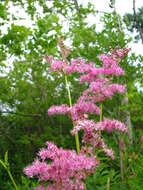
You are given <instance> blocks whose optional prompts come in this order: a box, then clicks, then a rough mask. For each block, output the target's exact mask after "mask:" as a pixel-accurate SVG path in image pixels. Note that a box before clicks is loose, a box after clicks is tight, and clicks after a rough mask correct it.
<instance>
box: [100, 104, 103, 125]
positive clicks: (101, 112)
mask: <svg viewBox="0 0 143 190" xmlns="http://www.w3.org/2000/svg"><path fill="white" fill-rule="evenodd" d="M102 119H103V106H102V104H100V122H101V121H102Z"/></svg>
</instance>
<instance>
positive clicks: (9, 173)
mask: <svg viewBox="0 0 143 190" xmlns="http://www.w3.org/2000/svg"><path fill="white" fill-rule="evenodd" d="M6 170H7V173H8V175H9V177H10V179H11V181H12V183H13V186H14V188H15V189H16V190H18V187H17V185H16V183H15V181H14V179H13V177H12V175H11V172H10V170H9V169H8V168H7V169H6Z"/></svg>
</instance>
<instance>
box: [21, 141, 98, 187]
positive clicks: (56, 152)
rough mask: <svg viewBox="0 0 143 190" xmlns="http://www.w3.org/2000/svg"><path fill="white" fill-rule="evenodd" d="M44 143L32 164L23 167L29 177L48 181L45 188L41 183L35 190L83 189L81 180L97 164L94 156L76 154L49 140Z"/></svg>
mask: <svg viewBox="0 0 143 190" xmlns="http://www.w3.org/2000/svg"><path fill="white" fill-rule="evenodd" d="M46 144H47V147H46V148H43V149H41V150H40V152H39V153H38V156H39V157H38V158H37V159H36V160H35V161H34V162H33V163H32V165H29V166H28V167H26V168H25V169H24V173H25V174H26V175H27V176H29V177H30V178H32V177H34V176H36V177H38V179H39V181H41V183H42V182H44V181H46V182H48V185H47V187H46V188H44V186H43V185H41V187H37V188H36V190H59V189H60V190H67V189H69V190H74V189H79V190H84V183H83V181H84V180H85V179H86V177H87V175H89V174H91V173H93V172H94V168H95V165H96V164H97V161H96V160H95V158H92V157H87V156H86V155H85V154H82V153H80V154H79V155H77V153H76V152H75V151H74V150H64V149H62V148H58V147H57V146H56V145H54V144H53V143H51V142H47V143H46ZM48 159H50V162H49V163H47V160H48Z"/></svg>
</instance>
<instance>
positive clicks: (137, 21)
mask: <svg viewBox="0 0 143 190" xmlns="http://www.w3.org/2000/svg"><path fill="white" fill-rule="evenodd" d="M133 13H134V21H135V24H136V27H137V30H138V32H139V35H140V37H141V41H142V44H143V31H142V28H141V26H140V23H139V20H138V16H137V13H136V1H135V0H133Z"/></svg>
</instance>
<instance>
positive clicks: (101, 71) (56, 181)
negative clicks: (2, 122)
mask: <svg viewBox="0 0 143 190" xmlns="http://www.w3.org/2000/svg"><path fill="white" fill-rule="evenodd" d="M128 51H129V50H128V49H126V48H123V49H117V48H116V49H114V50H112V52H111V54H110V55H105V54H102V55H100V56H99V59H100V60H101V61H102V62H103V66H102V67H101V68H96V67H95V66H94V63H89V64H87V63H86V62H85V60H83V59H72V60H71V63H70V64H69V63H68V62H67V61H66V62H63V61H61V60H54V59H53V57H52V56H48V57H46V59H47V61H48V62H49V63H50V70H51V71H56V72H62V73H64V74H70V73H73V72H77V73H79V74H80V82H81V83H83V82H88V83H89V87H88V88H87V89H86V90H85V91H84V92H83V93H82V94H81V96H80V97H79V99H78V100H77V102H76V103H74V104H73V105H72V106H71V107H69V106H68V105H66V104H62V105H56V106H51V107H50V108H49V109H48V115H49V116H51V115H53V114H68V115H69V116H70V117H71V118H72V120H73V123H74V128H73V130H72V131H71V133H72V135H75V134H76V133H77V132H78V131H80V130H83V131H84V134H83V140H82V142H83V146H82V147H81V151H80V154H77V153H76V152H75V151H74V150H64V149H62V148H58V147H57V146H56V145H54V144H53V143H51V142H47V147H46V148H43V149H41V150H40V152H39V153H38V158H37V159H36V160H35V161H34V162H33V163H32V165H30V166H28V167H26V168H25V170H24V173H25V174H26V175H27V176H29V177H30V178H32V177H34V176H36V177H38V179H39V181H40V184H44V183H43V182H44V181H46V182H47V186H46V187H45V186H44V185H41V186H40V187H37V188H36V189H35V190H67V189H68V190H75V189H78V190H84V181H85V179H86V178H87V176H88V175H89V174H91V173H93V172H94V168H95V166H96V165H97V164H98V161H97V159H96V156H95V154H94V152H95V149H98V148H100V149H102V150H103V151H104V153H105V154H106V155H107V156H109V157H111V158H112V159H114V152H113V150H112V149H111V148H108V146H107V145H106V144H105V142H104V139H103V138H102V135H101V132H102V131H107V132H108V133H110V132H112V131H113V130H117V131H121V132H126V126H125V125H124V124H123V123H121V122H119V121H117V120H111V119H104V120H103V121H100V122H95V121H94V120H90V119H88V114H93V113H96V114H98V115H99V114H100V109H99V107H98V103H99V102H103V101H104V100H105V99H107V98H110V99H111V98H112V96H113V95H114V94H115V93H124V91H125V86H124V85H122V84H116V83H112V82H111V79H112V78H113V77H112V76H113V75H114V76H119V75H124V70H123V69H122V68H121V67H120V66H119V63H120V61H121V59H122V58H123V57H124V56H125V55H126V54H127V53H128Z"/></svg>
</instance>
